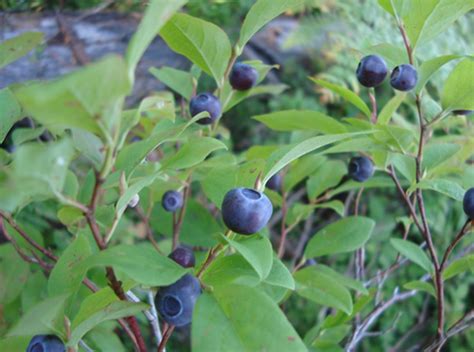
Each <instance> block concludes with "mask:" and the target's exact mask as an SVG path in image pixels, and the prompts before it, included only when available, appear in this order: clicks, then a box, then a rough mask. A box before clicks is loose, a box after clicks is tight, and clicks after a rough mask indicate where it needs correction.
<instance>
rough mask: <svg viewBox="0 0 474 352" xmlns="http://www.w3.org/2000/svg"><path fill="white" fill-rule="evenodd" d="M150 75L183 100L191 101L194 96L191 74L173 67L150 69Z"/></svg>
mask: <svg viewBox="0 0 474 352" xmlns="http://www.w3.org/2000/svg"><path fill="white" fill-rule="evenodd" d="M150 73H151V74H152V75H153V76H155V77H156V78H158V79H159V80H160V81H161V82H162V83H163V84H165V85H166V86H167V87H169V88H171V89H172V90H174V91H175V92H176V93H178V94H179V95H181V96H182V97H183V98H185V99H187V100H190V99H191V96H192V94H193V75H192V74H191V73H190V72H187V71H182V70H177V69H175V68H172V67H162V68H160V69H156V68H154V67H152V68H150Z"/></svg>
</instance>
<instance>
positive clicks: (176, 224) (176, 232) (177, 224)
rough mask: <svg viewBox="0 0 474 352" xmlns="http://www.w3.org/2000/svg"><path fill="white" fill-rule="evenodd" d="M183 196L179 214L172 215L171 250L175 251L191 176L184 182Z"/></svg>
mask: <svg viewBox="0 0 474 352" xmlns="http://www.w3.org/2000/svg"><path fill="white" fill-rule="evenodd" d="M183 192H184V195H183V206H182V207H181V209H180V210H179V214H178V216H177V217H176V215H175V213H173V243H172V249H173V250H174V249H176V247H177V246H178V245H179V235H180V233H181V227H182V226H183V221H184V215H185V214H186V208H187V203H188V199H189V196H190V194H191V176H189V177H188V178H187V180H186V186H185V188H184V191H183Z"/></svg>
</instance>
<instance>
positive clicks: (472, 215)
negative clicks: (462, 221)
mask: <svg viewBox="0 0 474 352" xmlns="http://www.w3.org/2000/svg"><path fill="white" fill-rule="evenodd" d="M463 208H464V212H465V213H466V215H467V217H468V218H469V219H472V220H474V187H473V188H470V189H468V190H467V192H466V193H465V194H464V200H463Z"/></svg>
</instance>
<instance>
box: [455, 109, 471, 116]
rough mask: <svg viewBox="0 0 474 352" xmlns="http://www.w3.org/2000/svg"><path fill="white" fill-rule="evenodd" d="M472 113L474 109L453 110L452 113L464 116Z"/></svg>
mask: <svg viewBox="0 0 474 352" xmlns="http://www.w3.org/2000/svg"><path fill="white" fill-rule="evenodd" d="M473 113H474V110H454V111H453V114H455V115H464V116H470V115H472V114H473Z"/></svg>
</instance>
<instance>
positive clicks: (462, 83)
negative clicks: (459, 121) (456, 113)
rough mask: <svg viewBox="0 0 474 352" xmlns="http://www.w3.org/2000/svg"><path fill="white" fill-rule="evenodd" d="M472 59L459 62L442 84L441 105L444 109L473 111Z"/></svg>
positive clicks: (473, 63)
mask: <svg viewBox="0 0 474 352" xmlns="http://www.w3.org/2000/svg"><path fill="white" fill-rule="evenodd" d="M472 72H474V58H472V57H469V58H466V59H464V60H462V61H461V62H459V63H458V64H457V65H456V67H455V68H454V69H453V70H452V71H451V73H450V75H449V77H448V79H447V80H446V82H445V84H444V89H443V93H442V95H441V103H442V105H443V108H444V109H449V110H474V80H473V79H472Z"/></svg>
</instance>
